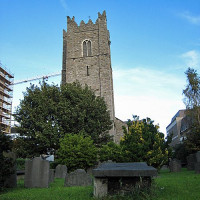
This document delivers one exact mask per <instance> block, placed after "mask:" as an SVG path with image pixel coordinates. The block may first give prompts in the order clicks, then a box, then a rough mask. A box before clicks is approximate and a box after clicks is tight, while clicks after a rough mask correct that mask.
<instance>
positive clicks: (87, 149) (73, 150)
mask: <svg viewBox="0 0 200 200" xmlns="http://www.w3.org/2000/svg"><path fill="white" fill-rule="evenodd" d="M84 135H85V134H84V133H81V134H66V135H65V137H64V138H63V139H61V140H60V142H61V143H60V148H59V150H58V160H57V162H58V163H60V164H63V165H66V166H67V168H68V170H69V171H74V170H76V169H88V168H89V167H91V166H94V165H95V164H96V162H97V148H96V147H95V145H94V144H93V140H92V139H91V137H90V136H88V137H85V136H84Z"/></svg>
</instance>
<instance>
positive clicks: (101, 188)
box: [92, 162, 157, 197]
mask: <svg viewBox="0 0 200 200" xmlns="http://www.w3.org/2000/svg"><path fill="white" fill-rule="evenodd" d="M92 173H93V176H94V196H95V197H103V196H106V195H107V194H111V195H112V194H116V193H124V192H131V191H132V190H133V189H134V187H135V186H136V185H140V187H150V186H151V179H152V177H153V176H157V170H156V169H155V168H154V167H151V166H148V165H147V164H146V163H145V162H135V163H103V164H102V165H100V166H99V167H98V168H97V169H93V171H92Z"/></svg>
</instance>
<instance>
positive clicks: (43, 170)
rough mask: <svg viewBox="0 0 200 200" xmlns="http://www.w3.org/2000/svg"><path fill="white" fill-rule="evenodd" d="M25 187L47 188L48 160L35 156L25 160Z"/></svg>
mask: <svg viewBox="0 0 200 200" xmlns="http://www.w3.org/2000/svg"><path fill="white" fill-rule="evenodd" d="M24 185H25V187H26V188H34V187H38V188H48V187H49V161H47V160H42V159H41V158H40V157H35V158H34V159H33V160H26V162H25V179H24Z"/></svg>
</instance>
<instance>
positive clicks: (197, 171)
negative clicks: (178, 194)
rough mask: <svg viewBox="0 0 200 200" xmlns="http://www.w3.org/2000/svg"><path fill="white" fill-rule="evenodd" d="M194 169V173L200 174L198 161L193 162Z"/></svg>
mask: <svg viewBox="0 0 200 200" xmlns="http://www.w3.org/2000/svg"><path fill="white" fill-rule="evenodd" d="M194 170H195V173H196V174H200V162H197V163H195V165H194Z"/></svg>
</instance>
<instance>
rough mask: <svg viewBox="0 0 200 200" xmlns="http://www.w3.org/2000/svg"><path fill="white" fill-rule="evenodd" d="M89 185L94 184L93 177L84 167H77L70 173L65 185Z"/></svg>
mask: <svg viewBox="0 0 200 200" xmlns="http://www.w3.org/2000/svg"><path fill="white" fill-rule="evenodd" d="M89 185H92V178H91V176H90V175H89V174H87V173H86V172H85V170H84V169H77V170H75V171H74V172H71V173H70V174H68V175H67V176H66V178H65V187H67V186H68V187H70V186H89Z"/></svg>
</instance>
